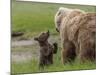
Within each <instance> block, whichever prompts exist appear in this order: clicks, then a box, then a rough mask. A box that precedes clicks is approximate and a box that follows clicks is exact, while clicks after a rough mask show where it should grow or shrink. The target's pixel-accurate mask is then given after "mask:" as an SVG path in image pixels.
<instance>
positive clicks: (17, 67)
mask: <svg viewBox="0 0 100 75" xmlns="http://www.w3.org/2000/svg"><path fill="white" fill-rule="evenodd" d="M60 60H61V56H60V50H59V51H58V53H57V55H54V63H53V64H52V65H50V66H46V67H45V68H44V69H42V70H40V69H39V67H38V61H37V60H31V61H27V62H22V63H12V70H11V71H12V74H13V73H14V74H22V73H40V72H55V71H56V72H58V71H74V70H89V69H95V67H96V64H95V62H89V61H87V62H86V63H79V62H78V61H75V62H73V63H71V64H70V63H68V64H65V65H63V64H62V63H61V61H60Z"/></svg>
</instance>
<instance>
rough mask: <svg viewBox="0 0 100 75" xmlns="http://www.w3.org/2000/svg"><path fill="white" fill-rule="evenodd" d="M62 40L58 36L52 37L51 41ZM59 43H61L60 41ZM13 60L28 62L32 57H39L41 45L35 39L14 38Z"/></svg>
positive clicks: (12, 47) (36, 58)
mask: <svg viewBox="0 0 100 75" xmlns="http://www.w3.org/2000/svg"><path fill="white" fill-rule="evenodd" d="M58 40H59V41H60V39H59V38H58V37H50V38H49V42H50V43H54V42H57V41H58ZM59 41H58V42H57V43H60V42H59ZM11 45H12V46H11V61H12V62H26V61H29V60H32V59H35V60H38V58H39V45H38V42H36V41H34V39H27V40H18V39H16V40H15V38H14V40H13V39H12V44H11Z"/></svg>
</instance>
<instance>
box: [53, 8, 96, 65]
mask: <svg viewBox="0 0 100 75" xmlns="http://www.w3.org/2000/svg"><path fill="white" fill-rule="evenodd" d="M55 26H56V30H57V31H58V32H59V33H60V37H61V45H62V51H61V53H62V61H63V63H66V62H70V61H71V60H73V59H75V58H76V57H77V58H79V60H80V61H81V62H84V61H85V60H94V61H95V58H96V48H95V46H96V14H95V13H87V12H85V11H82V10H79V9H69V8H64V7H60V8H59V10H58V11H57V13H56V15H55Z"/></svg>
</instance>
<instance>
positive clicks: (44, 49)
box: [34, 31, 57, 67]
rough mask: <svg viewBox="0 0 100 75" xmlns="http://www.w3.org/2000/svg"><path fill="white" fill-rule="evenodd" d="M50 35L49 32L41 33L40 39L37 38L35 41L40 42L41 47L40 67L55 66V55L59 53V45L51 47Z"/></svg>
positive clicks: (55, 44)
mask: <svg viewBox="0 0 100 75" xmlns="http://www.w3.org/2000/svg"><path fill="white" fill-rule="evenodd" d="M49 36H50V34H49V31H48V32H45V33H44V32H43V33H41V34H40V35H39V36H38V37H35V38H34V40H36V41H38V42H39V46H40V59H39V60H40V61H39V66H40V67H44V66H45V65H50V64H53V54H56V53H57V43H53V45H51V44H50V43H49V42H48V38H49Z"/></svg>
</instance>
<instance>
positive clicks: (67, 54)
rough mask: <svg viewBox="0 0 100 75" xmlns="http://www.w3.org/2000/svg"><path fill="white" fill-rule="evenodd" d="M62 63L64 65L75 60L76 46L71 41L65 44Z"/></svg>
mask: <svg viewBox="0 0 100 75" xmlns="http://www.w3.org/2000/svg"><path fill="white" fill-rule="evenodd" d="M61 53H62V62H63V64H65V63H67V62H71V61H72V60H74V59H75V56H76V52H75V45H74V44H73V43H72V42H70V41H64V42H63V50H62V52H61Z"/></svg>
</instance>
